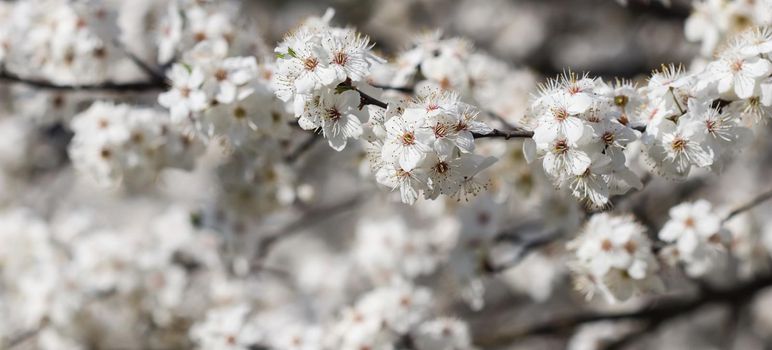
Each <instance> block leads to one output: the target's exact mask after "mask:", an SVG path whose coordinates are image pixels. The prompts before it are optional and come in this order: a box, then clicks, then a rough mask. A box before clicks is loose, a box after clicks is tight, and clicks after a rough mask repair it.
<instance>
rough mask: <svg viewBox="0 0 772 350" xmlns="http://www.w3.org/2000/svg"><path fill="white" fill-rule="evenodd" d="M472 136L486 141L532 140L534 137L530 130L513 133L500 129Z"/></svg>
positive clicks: (513, 131)
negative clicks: (500, 139) (486, 139)
mask: <svg viewBox="0 0 772 350" xmlns="http://www.w3.org/2000/svg"><path fill="white" fill-rule="evenodd" d="M472 136H474V138H476V139H484V138H503V139H505V140H509V139H513V138H530V137H533V131H529V130H512V131H502V130H499V129H493V131H491V132H489V133H487V134H479V133H472Z"/></svg>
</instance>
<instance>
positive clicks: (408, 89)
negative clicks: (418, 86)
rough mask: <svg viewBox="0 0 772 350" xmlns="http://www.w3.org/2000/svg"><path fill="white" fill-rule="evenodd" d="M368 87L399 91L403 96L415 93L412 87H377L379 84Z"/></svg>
mask: <svg viewBox="0 0 772 350" xmlns="http://www.w3.org/2000/svg"><path fill="white" fill-rule="evenodd" d="M370 85H371V86H372V87H375V88H378V89H382V90H392V91H399V92H402V93H405V94H412V93H413V92H414V91H415V89H414V88H413V87H412V86H389V85H379V84H370Z"/></svg>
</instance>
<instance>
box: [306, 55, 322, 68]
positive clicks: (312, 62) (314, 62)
mask: <svg viewBox="0 0 772 350" xmlns="http://www.w3.org/2000/svg"><path fill="white" fill-rule="evenodd" d="M318 65H319V60H318V59H316V57H309V58H306V60H305V61H303V67H305V68H306V70H314V69H316V66H318Z"/></svg>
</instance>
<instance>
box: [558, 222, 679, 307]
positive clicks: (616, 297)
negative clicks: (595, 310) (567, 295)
mask: <svg viewBox="0 0 772 350" xmlns="http://www.w3.org/2000/svg"><path fill="white" fill-rule="evenodd" d="M568 248H569V250H570V251H572V252H573V253H574V257H573V259H572V260H571V261H570V263H569V268H570V269H571V270H572V271H573V272H574V277H575V282H576V285H577V288H579V289H580V290H582V291H583V292H585V293H586V294H587V298H588V299H589V298H592V297H593V296H594V295H595V293H599V294H601V295H602V296H603V297H604V298H605V299H606V300H607V301H608V302H612V303H613V302H618V301H624V300H627V299H629V298H630V297H631V296H632V295H633V294H635V293H643V292H653V291H661V290H663V289H664V284H663V283H662V280H661V279H660V278H659V276H658V275H657V271H658V270H659V263H658V262H657V257H656V255H654V253H653V251H652V243H651V241H650V240H649V237H648V236H647V235H646V228H645V227H643V225H641V224H639V223H637V222H636V221H635V220H633V218H632V217H631V216H613V215H610V214H607V213H600V214H595V215H593V216H592V217H591V218H590V220H589V221H588V222H587V223H586V224H585V226H584V228H583V229H582V232H581V233H580V234H579V236H578V237H577V238H575V239H574V240H572V241H571V242H569V243H568Z"/></svg>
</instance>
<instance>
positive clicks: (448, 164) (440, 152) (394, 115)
mask: <svg viewBox="0 0 772 350" xmlns="http://www.w3.org/2000/svg"><path fill="white" fill-rule="evenodd" d="M478 115H479V112H478V111H477V109H476V108H475V107H473V106H471V105H468V104H466V103H463V102H461V101H459V97H458V95H456V94H455V93H451V92H443V91H439V90H434V89H427V90H424V91H421V92H419V96H418V97H417V98H416V99H415V100H414V101H411V102H402V103H399V104H396V103H393V104H389V106H388V108H387V109H386V110H385V111H383V113H378V114H375V115H373V116H371V119H370V121H369V122H368V123H367V127H368V129H367V135H366V137H367V140H368V142H369V148H368V153H369V154H370V162H371V167H372V171H373V173H375V176H376V179H377V181H378V182H379V183H381V184H383V185H385V186H387V187H390V188H392V189H394V190H397V189H399V191H400V198H401V199H402V202H404V203H409V204H413V203H415V201H416V200H417V199H418V197H419V195H420V194H421V193H423V195H424V197H425V198H427V199H435V198H437V197H438V196H439V195H441V194H442V195H446V196H455V197H458V198H466V197H467V196H469V195H476V194H477V193H478V192H480V191H481V190H482V189H484V188H485V187H486V184H485V183H483V182H479V180H477V178H476V175H477V174H478V173H479V172H480V171H482V170H484V169H485V168H487V167H489V166H490V165H491V164H493V162H495V158H493V157H484V156H481V155H478V154H475V153H474V149H475V143H474V135H475V134H489V133H491V132H492V131H493V129H491V128H490V127H489V126H487V125H486V124H485V123H482V122H480V121H478V120H477V117H478Z"/></svg>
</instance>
